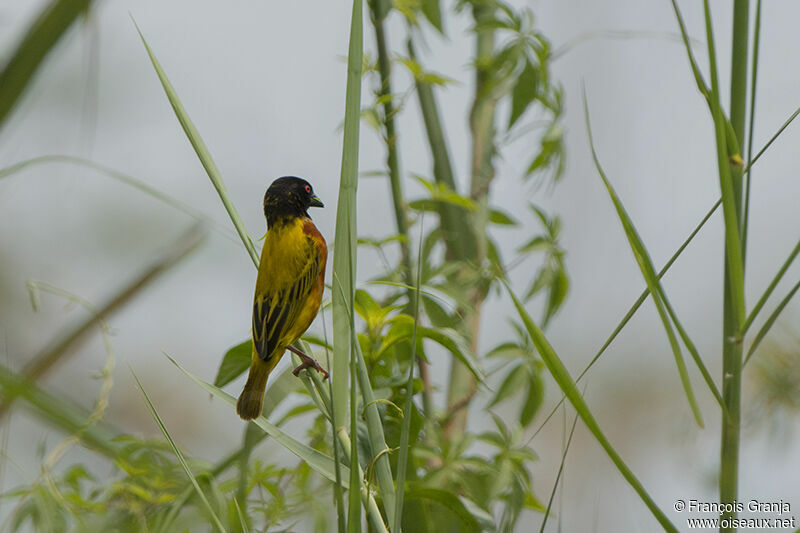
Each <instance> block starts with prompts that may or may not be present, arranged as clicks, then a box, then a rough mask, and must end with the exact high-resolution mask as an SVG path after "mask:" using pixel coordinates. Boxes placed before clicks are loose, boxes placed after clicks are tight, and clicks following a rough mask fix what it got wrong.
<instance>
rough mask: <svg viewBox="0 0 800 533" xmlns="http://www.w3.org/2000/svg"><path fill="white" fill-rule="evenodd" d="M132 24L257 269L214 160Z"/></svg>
mask: <svg viewBox="0 0 800 533" xmlns="http://www.w3.org/2000/svg"><path fill="white" fill-rule="evenodd" d="M133 24H134V25H135V26H136V31H137V32H138V33H139V37H140V38H141V39H142V44H144V47H145V49H146V50H147V55H148V56H150V62H151V63H152V64H153V68H155V70H156V74H158V79H159V80H161V85H162V87H164V92H165V93H166V95H167V98H168V99H169V103H170V105H171V106H172V109H173V111H175V116H176V117H177V118H178V122H180V123H181V127H182V128H183V131H184V133H186V137H188V138H189V142H191V143H192V147H193V148H194V151H195V153H196V154H197V157H198V158H199V159H200V162H201V163H202V164H203V168H204V169H205V170H206V173H207V174H208V177H209V178H210V179H211V183H212V185H214V188H215V189H216V190H217V194H218V195H219V198H220V200H222V205H224V206H225V210H226V211H227V212H228V216H230V218H231V222H233V226H234V227H235V228H236V233H238V234H239V238H240V239H241V240H242V244H244V247H245V249H246V250H247V253H249V254H250V259H252V261H253V264H254V265H255V266H256V268H258V253H257V252H256V247H255V245H253V241H252V239H250V236H249V235H248V234H247V230H246V229H245V227H244V222H242V219H241V217H240V216H239V213H238V211H236V207H234V205H233V202H232V201H231V199H230V197H229V196H228V191H227V190H226V189H225V183H224V182H223V181H222V175H221V174H220V173H219V169H218V168H217V165H216V163H214V159H213V158H212V157H211V152H209V151H208V148H207V147H206V144H205V142H203V138H202V137H200V133H199V132H198V131H197V128H195V126H194V124H193V123H192V120H191V119H190V118H189V115H188V113H186V110H185V109H184V108H183V104H181V101H180V99H179V98H178V93H177V92H176V91H175V89H174V88H173V87H172V84H171V83H170V81H169V78H167V74H166V73H165V72H164V69H162V68H161V64H160V63H159V62H158V59H156V56H155V54H154V53H153V51H152V50H151V49H150V45H148V44H147V41H146V40H145V38H144V35H142V32H141V30H140V29H139V26H138V25H136V21H134V22H133Z"/></svg>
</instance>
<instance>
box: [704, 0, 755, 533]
mask: <svg viewBox="0 0 800 533" xmlns="http://www.w3.org/2000/svg"><path fill="white" fill-rule="evenodd" d="M705 10H706V24H707V26H708V27H709V29H708V34H709V37H710V35H711V31H710V24H711V16H710V10H709V6H708V0H706V2H705ZM748 15H749V0H735V1H734V7H733V37H732V40H733V43H732V54H731V109H730V117H731V120H730V121H731V127H732V129H733V132H734V135H735V136H736V139H737V141H738V145H739V146H744V144H745V143H744V140H745V139H744V124H745V106H746V100H747V53H748V51H747V47H748ZM712 43H713V38H711V40H710V41H709V52H710V54H712V58H711V61H712V62H713V61H714V59H713V44H712ZM715 78H716V72H714V71H713V70H712V81H713V83H714V84H716V79H715ZM712 92H713V93H715V95H714V97H715V98H717V103H716V107H717V108H718V107H719V106H718V98H719V92H718V88H717V87H715V88H713V89H712ZM712 105H714V104H712ZM715 115H716V116H715V122H716V119H718V118H719V113H715ZM720 126H721V124H718V125H717V127H718V128H719V127H720ZM727 155H728V159H729V160H730V158H731V157H732V156H734V155H738V154H730V153H728V154H727ZM720 164H722V161H720ZM726 164H727V165H729V168H730V171H731V172H730V182H731V185H732V187H731V189H732V191H731V192H732V193H733V194H732V196H733V198H728V200H729V202H728V203H729V204H730V203H731V202H730V200H732V203H733V206H730V205H729V209H730V207H735V220H733V221H731V219H730V218H729V217H727V216H726V221H725V223H726V234H728V235H730V233H731V231H732V229H733V228H732V227H731V222H733V223H734V224H735V228H736V229H737V230H739V232H738V233H739V234H740V235H742V234H744V233H745V232H746V231H747V228H746V227H742V226H741V219H742V215H741V208H742V166H741V165H737V164H735V163H729V162H726ZM722 171H723V168H720V172H721V179H722V180H723V181H724V177H723V176H722V174H723V172H722ZM723 185H724V183H723ZM723 189H724V186H723ZM724 192H725V191H724V190H723V208H724V207H725V203H726V202H725V200H726V198H725V196H726V195H725V194H724ZM732 246H735V247H738V250H734V252H738V255H739V260H740V264H739V265H736V264H735V259H733V256H735V255H737V254H731V253H730V252H731V251H732V250H730V247H732ZM725 248H726V254H725V291H724V299H723V333H722V343H723V344H722V346H723V348H722V376H723V381H722V398H723V402H724V403H725V408H726V410H727V416H726V415H725V414H723V416H722V434H721V443H720V476H719V495H720V502H723V503H727V502H733V501H735V500H736V499H737V494H738V484H739V441H740V420H741V389H742V342H741V339H739V334H740V330H741V327H742V324H743V320H742V316H743V313H744V305H743V303H744V301H743V300H744V279H743V274H744V257H743V249H742V248H743V246H742V241H741V240H740V239H737V240H732V239H726V243H725ZM732 259H733V260H732ZM737 267H738V268H740V269H741V270H740V272H738V273H737V272H736V271H735V270H736V268H737ZM735 276H742V279H740V280H737V281H738V283H731V282H730V280H732V279H734V278H735ZM736 291H741V292H740V293H739V294H736ZM735 517H736V512H735V511H731V512H727V513H724V514H723V515H722V516H721V518H723V519H728V520H730V519H732V518H735ZM720 530H721V531H735V530H736V528H735V527H728V528H720Z"/></svg>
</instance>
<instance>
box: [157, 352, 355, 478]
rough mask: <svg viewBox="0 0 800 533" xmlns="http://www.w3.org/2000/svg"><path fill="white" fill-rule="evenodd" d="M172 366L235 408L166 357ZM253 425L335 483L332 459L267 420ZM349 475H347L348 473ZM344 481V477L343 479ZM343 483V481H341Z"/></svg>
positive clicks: (224, 394)
mask: <svg viewBox="0 0 800 533" xmlns="http://www.w3.org/2000/svg"><path fill="white" fill-rule="evenodd" d="M166 357H167V359H169V360H170V361H171V362H172V364H174V365H175V366H176V367H178V369H180V371H181V372H183V373H184V374H186V375H187V376H188V377H189V378H191V379H192V381H194V382H195V383H197V384H198V385H200V386H201V387H202V388H203V389H205V390H206V391H207V392H208V393H209V394H211V395H212V396H215V397H217V398H219V399H220V400H222V401H223V402H225V403H226V404H228V405H230V406H231V407H235V406H236V398H234V397H233V396H231V395H230V394H228V393H227V392H225V391H223V390H222V389H219V388H217V387H215V386H213V385H211V384H210V383H206V382H205V381H203V380H202V379H200V378H198V377H197V376H195V375H194V374H192V373H191V372H189V371H188V370H186V369H185V368H183V367H182V366H181V365H180V364H178V362H177V361H175V360H174V359H173V358H172V357H170V356H168V355H167V356H166ZM252 423H253V424H256V425H257V426H258V427H260V428H261V429H263V430H264V432H266V433H267V434H268V435H269V436H270V437H272V438H273V439H275V441H276V442H278V444H280V445H281V446H283V447H284V448H286V449H287V450H289V451H290V452H292V453H293V454H295V455H296V456H297V457H299V458H300V459H302V460H303V461H305V462H306V464H308V466H310V467H311V469H312V470H315V471H316V472H317V473H319V474H321V475H322V476H323V477H324V478H326V479H329V480H330V481H334V482H335V481H336V475H335V472H334V468H335V467H334V464H333V459H331V458H330V457H328V456H327V455H325V454H324V453H321V452H319V451H317V450H315V449H314V448H311V447H309V446H306V445H305V444H303V443H301V442H300V441H298V440H295V439H294V438H292V437H290V436H289V435H288V434H286V433H285V432H284V431H283V430H282V429H280V428H279V427H277V426H275V425H274V424H272V423H271V422H270V421H269V420H267V419H266V417H264V416H260V417H258V418H256V419H255V420H253V421H252ZM348 475H349V473H348ZM345 479H346V477H345ZM343 481H344V480H343Z"/></svg>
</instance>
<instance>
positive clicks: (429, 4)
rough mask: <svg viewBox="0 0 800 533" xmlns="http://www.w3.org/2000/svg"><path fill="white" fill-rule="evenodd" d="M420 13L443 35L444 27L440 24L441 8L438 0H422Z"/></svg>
mask: <svg viewBox="0 0 800 533" xmlns="http://www.w3.org/2000/svg"><path fill="white" fill-rule="evenodd" d="M422 14H423V15H425V18H426V19H428V22H430V23H431V24H432V25H433V27H434V28H436V29H437V30H439V33H441V34H442V35H444V27H443V26H442V9H441V7H440V6H439V0H422Z"/></svg>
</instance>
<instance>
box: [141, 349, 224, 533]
mask: <svg viewBox="0 0 800 533" xmlns="http://www.w3.org/2000/svg"><path fill="white" fill-rule="evenodd" d="M128 370H130V371H131V375H133V379H135V380H136V386H137V387H139V390H140V391H141V392H142V396H144V399H145V401H146V402H147V407H149V408H150V413H151V414H152V415H153V418H155V420H156V423H157V424H158V428H159V429H160V430H161V433H163V434H164V438H165V439H167V442H169V445H170V447H171V448H172V451H173V452H175V456H176V457H177V458H178V461H180V463H181V466H182V467H183V470H184V471H185V472H186V475H187V476H188V477H189V480H190V481H191V482H192V485H193V486H194V489H195V490H196V491H197V495H198V496H200V499H201V500H202V502H203V505H205V506H206V509H208V512H209V513H210V514H211V518H212V520H213V522H214V526H215V527H216V528H217V530H218V531H222V532H225V531H226V530H225V526H223V525H222V522H221V521H220V519H219V517H218V516H217V513H215V512H214V508H213V507H211V503H210V502H209V501H208V498H207V497H206V495H205V493H204V492H203V489H201V488H200V485H199V484H198V483H197V479H196V478H195V477H194V474H192V469H191V468H189V464H188V463H187V462H186V459H185V458H184V457H183V453H181V451H180V450H179V449H178V446H177V445H176V444H175V441H174V440H172V436H171V435H170V434H169V431H167V427H166V426H165V425H164V422H163V420H161V417H160V416H159V414H158V412H157V411H156V408H155V406H154V405H153V402H151V401H150V397H149V396H148V395H147V391H145V390H144V386H142V382H141V381H139V376H137V375H136V372H134V371H133V368H131V367H130V365H128Z"/></svg>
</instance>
